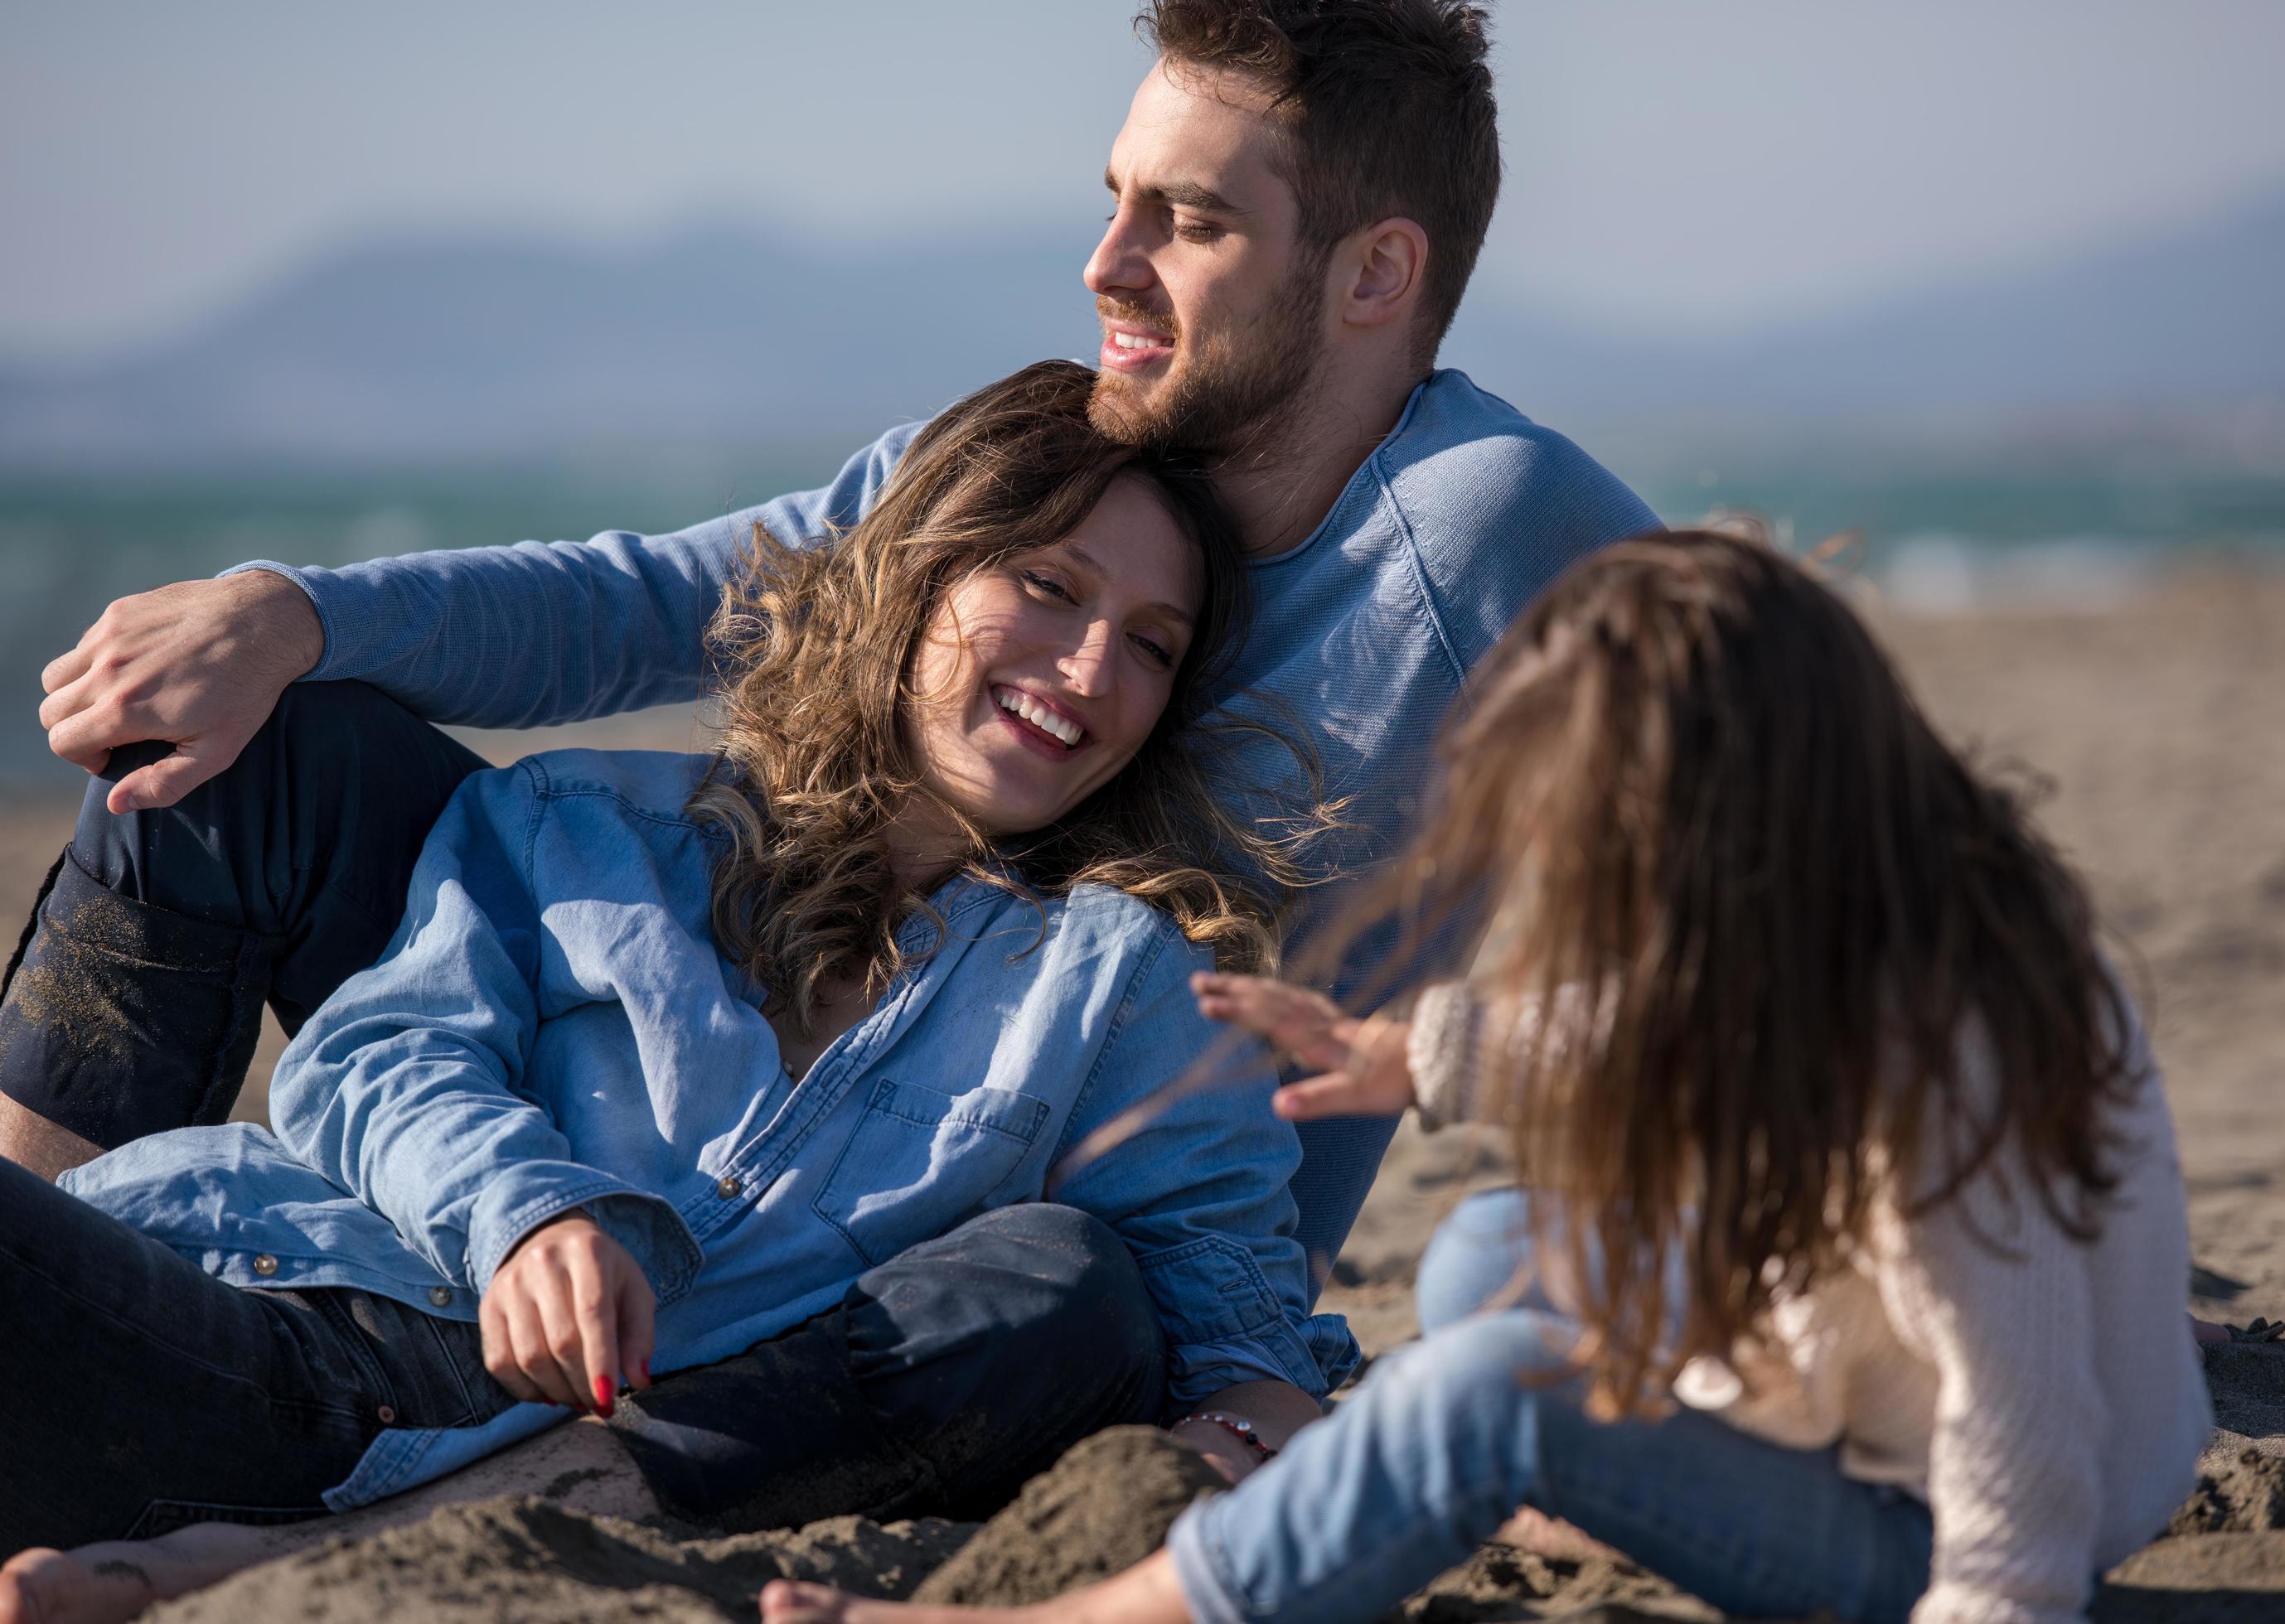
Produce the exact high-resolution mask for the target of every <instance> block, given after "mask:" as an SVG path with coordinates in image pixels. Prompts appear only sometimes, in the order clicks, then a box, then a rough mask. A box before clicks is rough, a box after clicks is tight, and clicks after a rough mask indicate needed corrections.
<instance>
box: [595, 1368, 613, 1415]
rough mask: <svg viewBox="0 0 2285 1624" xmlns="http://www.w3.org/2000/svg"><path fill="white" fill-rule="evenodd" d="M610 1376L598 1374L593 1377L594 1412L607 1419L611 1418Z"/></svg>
mask: <svg viewBox="0 0 2285 1624" xmlns="http://www.w3.org/2000/svg"><path fill="white" fill-rule="evenodd" d="M611 1408H612V1403H611V1378H610V1377H608V1376H599V1377H596V1378H595V1413H596V1414H597V1415H599V1416H601V1417H602V1418H603V1419H604V1420H606V1421H609V1419H610V1418H611Z"/></svg>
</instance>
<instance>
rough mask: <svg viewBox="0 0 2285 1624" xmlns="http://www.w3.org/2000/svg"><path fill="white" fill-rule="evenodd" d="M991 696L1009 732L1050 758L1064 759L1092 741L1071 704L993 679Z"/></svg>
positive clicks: (1051, 759)
mask: <svg viewBox="0 0 2285 1624" xmlns="http://www.w3.org/2000/svg"><path fill="white" fill-rule="evenodd" d="M991 695H992V702H993V705H994V706H995V707H996V708H997V709H998V710H999V713H1000V720H1001V724H1002V725H1003V726H1006V727H1007V729H1008V731H1009V732H1010V733H1011V734H1015V736H1016V737H1017V739H1018V740H1019V741H1022V742H1023V743H1024V744H1025V746H1026V747H1027V748H1029V749H1033V750H1036V751H1038V752H1039V753H1040V754H1041V755H1043V756H1045V757H1047V758H1048V760H1050V761H1067V760H1069V759H1070V758H1071V757H1073V756H1076V755H1077V754H1079V753H1080V751H1081V750H1083V749H1086V748H1087V747H1088V745H1090V744H1092V743H1094V742H1095V735H1094V734H1091V733H1089V732H1088V727H1087V724H1086V723H1085V722H1084V721H1083V720H1082V719H1080V717H1078V716H1077V715H1075V714H1073V712H1072V710H1071V709H1070V707H1068V706H1067V705H1064V704H1059V703H1057V702H1056V701H1055V700H1053V699H1051V698H1049V697H1048V695H1046V694H1039V693H1034V692H1032V691H1030V690H1028V689H1025V688H1019V687H1015V686H1010V685H1009V684H1006V683H997V682H995V683H993V685H992V687H991Z"/></svg>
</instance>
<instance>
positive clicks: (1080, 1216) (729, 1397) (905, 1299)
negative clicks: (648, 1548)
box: [0, 1161, 1164, 1558]
mask: <svg viewBox="0 0 2285 1624" xmlns="http://www.w3.org/2000/svg"><path fill="white" fill-rule="evenodd" d="M0 1326H4V1327H5V1328H6V1334H5V1335H4V1336H0V1393H5V1394H6V1395H7V1396H6V1398H5V1400H0V1402H4V1405H5V1409H4V1411H0V1415H4V1419H0V1558H4V1557H7V1556H10V1555H12V1554H13V1553H14V1552H15V1551H17V1550H20V1549H23V1548H24V1547H26V1546H30V1545H56V1546H61V1547H65V1548H69V1547H71V1546H74V1545H82V1544H86V1543H88V1542H92V1541H95V1540H103V1539H120V1538H127V1539H145V1538H150V1537H153V1536H155V1535H157V1534H164V1533H166V1532H168V1531H169V1530H170V1529H173V1528H177V1527H180V1526H184V1525H185V1524H187V1523H194V1522H214V1521H227V1522H250V1523H277V1522H292V1521H296V1520H299V1519H301V1518H310V1517H316V1516H320V1515H322V1514H323V1513H324V1511H325V1506H324V1504H323V1502H322V1499H321V1496H322V1495H323V1494H324V1492H325V1491H326V1489H328V1488H331V1487H334V1485H335V1484H337V1483H340V1482H341V1481H342V1479H345V1478H346V1477H348V1476H349V1471H350V1470H351V1468H353V1467H354V1466H355V1465H356V1464H357V1459H358V1457H359V1456H360V1455H363V1454H364V1453H365V1447H366V1446H367V1445H369V1444H370V1443H371V1442H372V1441H373V1439H374V1438H375V1437H376V1436H377V1435H378V1434H379V1433H380V1432H381V1430H382V1429H383V1428H384V1427H389V1426H399V1427H435V1426H455V1425H469V1424H475V1423H478V1422H481V1421H483V1420H485V1419H488V1418H489V1417H491V1416H495V1415H497V1414H499V1412H500V1411H501V1410H502V1409H504V1408H506V1407H507V1406H508V1405H509V1404H510V1403H511V1402H512V1400H510V1399H509V1398H508V1396H507V1395H506V1393H504V1392H502V1391H501V1390H500V1388H499V1385H497V1384H496V1383H494V1382H493V1381H492V1379H491V1375H490V1374H489V1373H488V1372H487V1371H486V1370H485V1369H484V1366H483V1353H482V1347H481V1344H480V1340H479V1337H478V1333H477V1330H476V1328H475V1326H474V1325H471V1324H466V1323H463V1322H458V1321H452V1320H443V1319H438V1318H436V1317H435V1316H434V1315H431V1314H425V1313H422V1312H420V1310H418V1309H414V1308H411V1307H407V1306H404V1305H403V1304H400V1303H397V1302H395V1301H393V1300H391V1299H389V1298H382V1297H376V1296H373V1295H372V1294H370V1293H367V1292H364V1291H241V1290H239V1288H237V1287H235V1286H232V1285H227V1284H225V1283H223V1282H221V1281H219V1280H216V1279H215V1278H213V1277H212V1276H211V1275H208V1274H206V1273H205V1272H204V1271H203V1270H201V1269H200V1268H199V1267H197V1266H196V1265H194V1264H192V1263H190V1262H189V1261H187V1260H185V1259H183V1258H181V1257H178V1256H177V1255H176V1253H174V1252H173V1251H170V1250H169V1249H168V1248H167V1247H165V1246H162V1245H161V1244H160V1243H158V1242H156V1241H153V1240H152V1239H150V1238H149V1237H147V1236H144V1235H141V1234H139V1233H137V1231H136V1230H134V1229H131V1228H129V1227H128V1226H127V1225H125V1224H123V1223H122V1222H120V1221H119V1220H117V1219H114V1218H113V1217H111V1216H110V1215H109V1214H108V1213H106V1212H98V1210H97V1209H96V1208H94V1207H91V1206H90V1205H88V1204H86V1203H85V1202H83V1201H81V1200H80V1199H78V1198H77V1197H76V1196H70V1195H67V1194H66V1193H64V1192H63V1191H62V1190H59V1189H56V1188H55V1187H54V1186H53V1185H51V1184H48V1183H46V1182H44V1181H42V1180H40V1179H37V1178H35V1177H34V1176H33V1175H32V1174H30V1173H26V1172H25V1171H24V1170H23V1169H21V1168H20V1167H17V1166H15V1165H13V1164H12V1163H8V1162H4V1161H0ZM1163 1363H1164V1354H1163V1352H1162V1344H1161V1342H1160V1339H1159V1332H1158V1325H1157V1322H1156V1319H1155V1317H1154V1316H1153V1314H1152V1312H1151V1308H1150V1299H1149V1298H1148V1296H1147V1295H1146V1294H1145V1293H1144V1291H1143V1287H1142V1276H1141V1273H1140V1271H1139V1270H1137V1269H1136V1268H1135V1265H1134V1263H1133V1261H1132V1260H1131V1259H1129V1258H1128V1257H1127V1252H1126V1250H1125V1248H1124V1247H1123V1246H1121V1245H1120V1244H1119V1240H1118V1237H1117V1236H1113V1235H1112V1234H1111V1231H1110V1230H1109V1229H1108V1228H1104V1227H1103V1225H1102V1224H1101V1223H1099V1222H1098V1221H1096V1220H1094V1219H1092V1218H1089V1217H1088V1216H1087V1215H1086V1214H1084V1213H1081V1212H1075V1211H1073V1210H1072V1209H1071V1208H1069V1207H1058V1206H1052V1205H1047V1204H1033V1205H1025V1206H1013V1207H1002V1208H1000V1209H998V1210H997V1211H995V1212H987V1213H985V1214H984V1215H983V1216H982V1217H980V1218H978V1219H975V1220H971V1221H970V1222H969V1223H968V1224H966V1225H963V1226H962V1228H958V1229H955V1230H954V1231H953V1232H952V1233H951V1234H950V1235H946V1236H940V1237H938V1239H936V1240H933V1241H930V1242H926V1243H923V1244H922V1245H920V1246H917V1247H915V1248H914V1249H913V1250H912V1251H908V1252H906V1253H904V1254H903V1255H902V1256H899V1257H897V1258H893V1259H890V1260H889V1261H888V1262H887V1263H885V1264H883V1265H881V1266H880V1267H877V1268H874V1269H871V1270H868V1272H867V1273H866V1274H864V1275H860V1277H859V1278H858V1280H857V1282H856V1283H855V1284H853V1285H852V1287H851V1288H850V1290H849V1293H848V1295H847V1296H846V1297H845V1298H844V1299H843V1300H842V1302H841V1304H840V1305H839V1306H837V1307H835V1308H833V1309H831V1310H829V1311H828V1312H827V1313H825V1314H820V1315H819V1316H817V1318H815V1319H813V1320H811V1321H809V1322H806V1323H805V1324H802V1325H799V1326H797V1327H795V1328H794V1329H793V1330H789V1331H788V1332H786V1333H785V1334H784V1335H782V1336H780V1337H776V1338H772V1339H771V1340H769V1341H767V1342H764V1343H760V1344H758V1345H756V1346H754V1347H753V1348H751V1349H749V1350H748V1351H747V1352H746V1353H743V1354H741V1355H740V1356H738V1357H737V1358H735V1359H732V1360H727V1361H724V1362H723V1363H721V1364H718V1365H710V1366H704V1367H702V1368H700V1369H695V1370H689V1371H683V1372H679V1373H677V1374H675V1375H673V1376H670V1377H665V1378H664V1379H663V1380H661V1381H660V1382H659V1384H658V1385H656V1386H655V1387H654V1388H652V1389H651V1390H650V1391H649V1392H648V1393H643V1394H640V1395H632V1397H631V1398H630V1399H629V1400H625V1401H623V1402H622V1403H621V1405H620V1407H619V1415H618V1418H617V1421H616V1428H617V1432H618V1436H619V1437H620V1439H621V1440H622V1441H623V1442H624V1445H625V1447H626V1448H627V1451H628V1454H629V1455H630V1456H631V1457H632V1459H633V1461H634V1463H635V1464H636V1465H637V1466H638V1467H639V1468H640V1469H641V1471H643V1473H644V1475H645V1476H646V1478H647V1479H648V1480H649V1482H650V1483H651V1485H652V1487H653V1488H654V1489H655V1490H656V1493H657V1494H658V1495H659V1497H660V1499H661V1500H662V1501H663V1502H665V1504H666V1505H667V1506H668V1508H669V1509H671V1510H675V1511H677V1512H679V1513H681V1514H682V1515H684V1516H685V1517H688V1518H695V1519H698V1520H703V1521H709V1522H714V1523H717V1524H720V1525H722V1526H732V1527H742V1528H745V1527H766V1526H778V1525H782V1524H793V1523H801V1522H807V1521H811V1520H813V1519H815V1518H822V1517H837V1516H842V1515H845V1514H848V1513H851V1512H861V1513H868V1514H872V1515H876V1516H907V1515H916V1514H920V1513H923V1512H938V1513H942V1514H948V1515H954V1516H969V1517H974V1516H978V1515H979V1514H982V1513H984V1512H985V1511H987V1510H991V1509H993V1508H994V1507H996V1506H997V1505H999V1504H1001V1503H1002V1502H1005V1500H1006V1499H1007V1498H1008V1497H1009V1495H1013V1494H1014V1492H1015V1490H1016V1489H1017V1487H1020V1486H1021V1485H1022V1483H1023V1482H1024V1480H1025V1479H1026V1478H1027V1477H1029V1476H1031V1475H1032V1474H1033V1473H1035V1472H1038V1471H1042V1470H1044V1469H1045V1468H1046V1467H1047V1466H1048V1464H1050V1463H1052V1462H1053V1461H1054V1460H1055V1459H1056V1456H1057V1455H1060V1454H1061V1453H1062V1452H1063V1451H1064V1449H1065V1448H1068V1447H1070V1446H1071V1445H1072V1444H1073V1443H1075V1442H1077V1441H1078V1440H1080V1439H1081V1438H1084V1437H1086V1436H1087V1435H1088V1433H1089V1432H1095V1431H1096V1430H1097V1429H1099V1428H1102V1427H1105V1426H1111V1425H1115V1424H1119V1423H1121V1422H1150V1421H1156V1420H1157V1419H1158V1416H1159V1413H1160V1408H1161V1406H1162V1404H1163V1402H1164V1399H1163V1396H1162V1393H1163V1386H1162V1382H1163V1377H1162V1367H1163ZM1042 1377H1051V1378H1052V1379H1042ZM525 1487H528V1488H530V1489H531V1490H532V1491H534V1492H537V1491H538V1489H539V1488H540V1487H542V1486H540V1485H538V1484H530V1485H527V1486H525Z"/></svg>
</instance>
